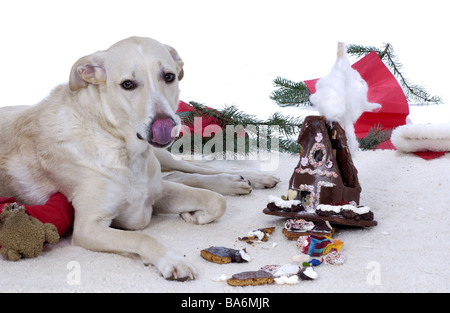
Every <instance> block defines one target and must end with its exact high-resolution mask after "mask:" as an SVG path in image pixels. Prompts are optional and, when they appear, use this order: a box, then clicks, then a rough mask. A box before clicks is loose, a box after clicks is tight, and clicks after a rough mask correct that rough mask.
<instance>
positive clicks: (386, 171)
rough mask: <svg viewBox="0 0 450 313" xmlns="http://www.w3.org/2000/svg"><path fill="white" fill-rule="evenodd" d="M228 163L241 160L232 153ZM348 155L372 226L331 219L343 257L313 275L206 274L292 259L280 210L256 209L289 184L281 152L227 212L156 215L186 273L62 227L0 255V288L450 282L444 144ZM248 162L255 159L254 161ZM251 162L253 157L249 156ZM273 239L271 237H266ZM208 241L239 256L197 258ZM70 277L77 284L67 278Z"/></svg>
mask: <svg viewBox="0 0 450 313" xmlns="http://www.w3.org/2000/svg"><path fill="white" fill-rule="evenodd" d="M232 163H233V164H229V163H228V164H226V166H231V165H232V166H238V167H239V166H241V167H246V166H248V162H242V161H241V162H238V161H233V162H232ZM354 163H355V165H356V167H357V169H358V171H359V179H360V183H361V185H362V188H363V191H362V194H361V204H364V205H367V206H369V207H371V208H372V210H373V212H374V214H375V219H376V220H377V221H378V226H376V227H373V228H370V229H350V228H347V229H337V232H336V234H335V236H334V237H335V238H336V237H339V238H340V239H341V240H342V241H343V242H344V247H343V248H342V250H341V252H342V254H344V256H345V258H346V262H345V264H344V265H340V266H333V265H326V264H322V265H320V266H319V267H317V268H316V271H317V273H318V274H319V278H318V279H317V280H314V281H300V282H299V284H297V285H266V286H258V287H231V286H228V285H227V284H226V283H225V282H215V281H213V278H214V277H216V276H220V275H221V274H226V275H229V276H231V275H232V274H234V273H237V272H242V271H247V270H257V269H259V268H260V267H261V266H264V265H268V264H280V265H283V264H287V263H291V258H292V256H294V255H297V254H299V252H300V251H299V249H298V248H296V247H295V242H293V241H288V240H287V239H285V237H284V235H283V234H282V233H281V229H282V228H283V225H284V222H285V219H283V218H279V217H274V216H269V215H265V214H263V213H262V210H263V208H264V207H265V206H266V204H267V197H268V196H269V195H271V194H273V195H283V194H286V193H287V185H288V181H289V178H290V176H291V174H292V172H293V169H294V167H295V166H296V164H297V157H296V156H290V155H283V156H282V158H281V160H280V166H279V169H278V176H279V177H280V178H281V179H282V182H281V183H280V184H279V185H278V186H277V187H276V188H274V189H268V190H255V191H253V192H252V193H251V194H250V195H249V196H242V197H228V198H227V200H228V209H227V212H226V214H225V215H224V216H223V217H222V218H221V219H220V220H218V221H216V222H214V223H212V224H209V225H202V226H199V225H192V224H188V223H185V222H184V221H183V220H182V219H181V218H179V217H178V216H154V218H153V220H152V222H151V224H150V227H149V228H148V229H146V230H144V232H145V233H147V234H149V235H152V236H155V237H157V238H158V239H159V240H160V241H161V242H164V243H165V245H166V246H167V247H169V248H170V249H172V250H173V251H175V252H177V253H179V254H181V255H185V257H186V259H187V260H188V261H190V262H191V263H192V264H194V265H195V266H196V268H197V270H198V272H199V275H198V278H197V279H196V280H195V281H190V282H184V283H180V282H172V281H165V280H164V279H163V278H162V277H161V276H160V275H159V273H158V272H157V270H156V269H155V268H153V267H152V266H149V267H146V266H144V265H143V264H142V263H141V261H140V260H139V259H137V258H136V257H124V256H119V255H114V254H109V253H98V252H92V251H88V250H85V249H82V248H79V247H73V246H71V245H70V236H68V237H66V238H63V239H61V241H60V242H59V243H58V244H56V245H47V246H46V247H45V250H44V252H43V253H42V254H41V255H40V256H39V257H37V258H34V259H25V260H21V261H19V262H15V263H14V262H8V261H4V260H3V259H1V258H0V292H163V293H166V292H198V293H203V292H213V293H215V292H217V293H222V292H238V293H240V292H245V293H251V292H262V293H272V292H274V293H278V292H280V293H304V292H449V291H450V265H449V261H450V249H449V247H450V245H449V239H450V228H449V221H450V210H449V208H450V154H446V155H445V156H443V157H441V158H439V159H436V160H432V161H425V160H422V159H421V158H419V157H417V156H415V155H412V154H400V153H397V152H394V151H370V152H358V153H357V155H356V157H355V158H354ZM254 165H255V164H254ZM256 165H257V164H256ZM267 226H276V231H275V233H274V234H273V235H272V236H271V237H270V239H269V241H268V242H265V243H261V244H256V245H254V246H252V245H248V244H246V243H244V242H241V241H239V240H237V238H238V237H241V236H245V235H246V234H247V232H248V231H250V230H253V229H257V228H261V227H267ZM274 243H277V244H278V245H277V246H276V247H273V244H274ZM209 246H227V247H230V248H234V249H242V248H244V247H245V248H247V252H248V253H249V254H250V255H251V256H252V257H253V258H254V260H253V261H251V262H249V263H245V264H236V263H232V264H224V265H218V264H214V263H209V262H207V261H205V260H204V259H202V258H201V256H200V250H202V249H204V248H208V247H209ZM74 283H75V284H74Z"/></svg>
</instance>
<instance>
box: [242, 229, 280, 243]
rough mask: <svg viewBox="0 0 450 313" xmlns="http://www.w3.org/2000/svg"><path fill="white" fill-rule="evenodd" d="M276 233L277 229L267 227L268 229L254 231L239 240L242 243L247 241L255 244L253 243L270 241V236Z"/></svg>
mask: <svg viewBox="0 0 450 313" xmlns="http://www.w3.org/2000/svg"><path fill="white" fill-rule="evenodd" d="M274 231H275V227H267V228H259V229H257V230H253V231H251V232H249V233H248V234H247V236H245V237H239V238H238V239H239V240H241V241H245V242H247V243H253V241H255V240H256V241H267V240H269V237H270V235H271V234H272V233H273V232H274Z"/></svg>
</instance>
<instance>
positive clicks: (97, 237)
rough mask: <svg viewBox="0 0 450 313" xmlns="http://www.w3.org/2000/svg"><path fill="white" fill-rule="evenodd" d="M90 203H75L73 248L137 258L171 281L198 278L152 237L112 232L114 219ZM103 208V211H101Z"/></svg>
mask: <svg viewBox="0 0 450 313" xmlns="http://www.w3.org/2000/svg"><path fill="white" fill-rule="evenodd" d="M79 198H80V199H83V198H84V197H79ZM99 198H100V197H99ZM85 199H86V198H85ZM87 199H90V201H89V202H88V203H86V202H84V203H83V202H80V201H78V199H76V198H75V199H73V201H72V204H73V205H74V207H75V208H76V209H75V212H76V213H75V214H76V215H75V222H74V229H73V236H72V243H73V244H74V245H77V246H81V247H83V248H86V249H89V250H93V251H102V252H114V253H119V254H124V253H134V254H138V255H140V256H141V258H142V260H143V262H144V263H146V264H153V265H154V266H156V267H157V268H158V270H159V271H160V272H161V274H162V275H163V277H164V278H166V279H168V280H179V281H185V280H189V279H194V278H195V276H196V271H195V269H194V268H193V267H192V266H191V265H190V264H189V263H187V262H186V261H185V260H183V258H182V257H180V256H178V255H176V254H174V253H172V252H171V251H167V250H166V249H165V248H164V246H163V245H161V244H160V243H159V242H158V241H156V240H155V239H154V238H152V237H150V236H147V235H145V234H142V233H139V232H135V231H127V230H119V229H114V228H111V227H110V225H111V222H112V220H113V217H112V216H110V214H108V213H107V212H108V208H106V207H105V204H104V203H103V204H102V203H101V202H102V201H98V203H94V201H92V198H89V197H88V198H87ZM102 207H103V208H104V209H99V208H102Z"/></svg>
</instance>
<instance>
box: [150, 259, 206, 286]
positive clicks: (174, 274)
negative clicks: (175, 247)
mask: <svg viewBox="0 0 450 313" xmlns="http://www.w3.org/2000/svg"><path fill="white" fill-rule="evenodd" d="M156 267H157V268H158V270H159V271H160V272H161V275H162V276H163V277H164V278H165V279H167V280H176V281H182V282H183V281H187V280H194V279H195V278H196V276H197V271H196V270H195V268H194V267H193V266H192V265H191V264H189V263H188V262H186V261H185V260H183V258H182V257H181V256H178V255H176V254H174V253H172V252H167V253H166V254H165V256H163V257H162V258H161V259H160V260H159V262H158V264H157V266H156Z"/></svg>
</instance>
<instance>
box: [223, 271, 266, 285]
mask: <svg viewBox="0 0 450 313" xmlns="http://www.w3.org/2000/svg"><path fill="white" fill-rule="evenodd" d="M227 283H228V285H230V286H258V285H266V284H273V283H274V278H273V275H272V274H271V273H269V272H266V271H250V272H242V273H238V274H234V275H233V276H232V277H231V278H230V279H228V280H227Z"/></svg>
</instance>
